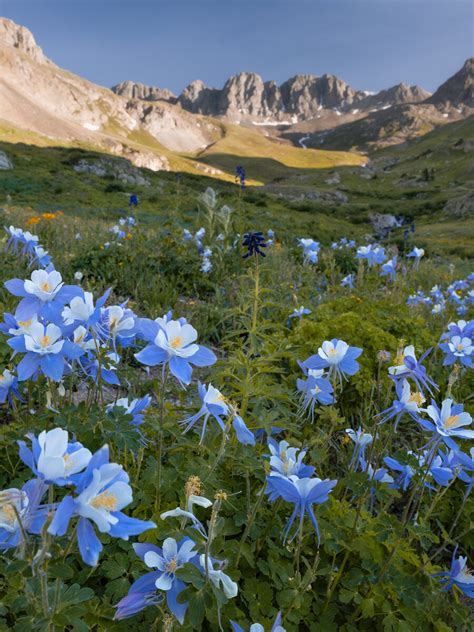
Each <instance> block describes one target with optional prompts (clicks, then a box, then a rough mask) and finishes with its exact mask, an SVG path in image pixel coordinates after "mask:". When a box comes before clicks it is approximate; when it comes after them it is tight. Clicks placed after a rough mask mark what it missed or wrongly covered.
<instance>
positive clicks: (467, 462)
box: [454, 447, 474, 492]
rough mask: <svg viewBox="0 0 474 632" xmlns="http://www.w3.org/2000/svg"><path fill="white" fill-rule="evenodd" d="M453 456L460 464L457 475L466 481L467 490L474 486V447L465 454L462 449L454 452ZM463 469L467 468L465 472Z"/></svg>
mask: <svg viewBox="0 0 474 632" xmlns="http://www.w3.org/2000/svg"><path fill="white" fill-rule="evenodd" d="M454 455H455V456H454V458H455V459H456V461H457V463H458V464H459V465H460V467H461V469H460V470H459V472H458V477H459V478H460V479H461V480H462V481H463V483H466V484H467V486H468V492H470V491H471V489H472V487H474V447H472V448H471V450H470V452H469V454H466V453H465V452H463V451H462V450H459V451H458V452H454ZM464 470H467V471H468V472H469V474H468V473H467V472H465V471H464Z"/></svg>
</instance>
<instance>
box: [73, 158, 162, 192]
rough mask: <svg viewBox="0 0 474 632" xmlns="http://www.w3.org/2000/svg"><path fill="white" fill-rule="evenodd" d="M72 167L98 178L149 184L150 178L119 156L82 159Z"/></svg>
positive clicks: (134, 183)
mask: <svg viewBox="0 0 474 632" xmlns="http://www.w3.org/2000/svg"><path fill="white" fill-rule="evenodd" d="M73 169H74V171H75V172H76V173H86V174H90V175H94V176H97V177H99V178H105V177H110V176H112V177H113V178H115V179H116V180H119V182H122V183H123V184H130V185H133V186H142V187H149V186H150V180H148V178H146V177H145V176H144V175H143V174H142V173H141V171H140V169H138V168H137V167H136V166H134V165H132V163H131V162H130V161H129V160H124V159H121V158H99V159H97V160H85V159H83V160H79V162H78V163H77V164H75V165H74V166H73ZM161 169H163V165H160V169H155V171H158V170H161Z"/></svg>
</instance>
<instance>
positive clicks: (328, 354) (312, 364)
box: [303, 338, 362, 382]
mask: <svg viewBox="0 0 474 632" xmlns="http://www.w3.org/2000/svg"><path fill="white" fill-rule="evenodd" d="M361 353H362V349H359V348H358V347H350V346H349V345H348V344H347V342H344V340H338V339H337V338H333V339H332V340H326V341H325V342H323V344H322V345H321V346H320V347H319V349H318V353H317V354H315V355H312V356H310V357H309V358H308V359H307V360H305V361H304V362H303V366H304V368H306V369H329V376H331V375H332V374H333V373H336V375H338V377H339V379H340V380H341V382H342V379H343V378H346V376H347V375H354V374H355V373H357V371H358V370H359V363H358V362H356V358H358V357H359V356H360V354H361Z"/></svg>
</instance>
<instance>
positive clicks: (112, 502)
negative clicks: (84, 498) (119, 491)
mask: <svg viewBox="0 0 474 632" xmlns="http://www.w3.org/2000/svg"><path fill="white" fill-rule="evenodd" d="M90 504H91V506H92V507H94V509H105V510H106V511H115V510H116V509H117V498H116V497H115V496H114V495H113V494H112V493H111V492H107V491H105V492H102V493H101V494H99V495H98V496H96V497H95V498H94V499H93V500H91V502H90Z"/></svg>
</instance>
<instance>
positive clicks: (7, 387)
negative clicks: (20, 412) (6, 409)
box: [0, 369, 20, 404]
mask: <svg viewBox="0 0 474 632" xmlns="http://www.w3.org/2000/svg"><path fill="white" fill-rule="evenodd" d="M14 397H16V398H17V399H20V393H19V392H18V380H17V378H16V377H15V375H13V373H12V372H11V371H9V370H8V369H5V370H4V371H3V373H0V404H4V403H5V402H6V401H8V402H9V403H10V404H11V403H12V401H13V398H14Z"/></svg>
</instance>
